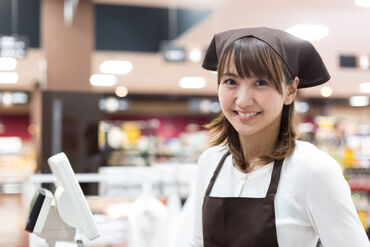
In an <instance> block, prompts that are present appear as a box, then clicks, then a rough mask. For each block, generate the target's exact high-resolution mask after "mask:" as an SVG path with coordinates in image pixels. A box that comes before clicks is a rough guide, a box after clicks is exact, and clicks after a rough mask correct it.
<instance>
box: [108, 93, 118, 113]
mask: <svg viewBox="0 0 370 247" xmlns="http://www.w3.org/2000/svg"><path fill="white" fill-rule="evenodd" d="M118 108H119V102H118V100H117V99H116V98H114V97H108V98H107V99H106V100H105V109H106V110H107V111H109V112H115V111H117V110H118Z"/></svg>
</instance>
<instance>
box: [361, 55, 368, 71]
mask: <svg viewBox="0 0 370 247" xmlns="http://www.w3.org/2000/svg"><path fill="white" fill-rule="evenodd" d="M369 65H370V62H369V56H367V55H362V56H360V68H361V69H363V70H368V69H369Z"/></svg>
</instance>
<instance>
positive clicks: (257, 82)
mask: <svg viewBox="0 0 370 247" xmlns="http://www.w3.org/2000/svg"><path fill="white" fill-rule="evenodd" d="M256 85H257V86H266V85H268V82H267V81H265V80H258V81H256Z"/></svg>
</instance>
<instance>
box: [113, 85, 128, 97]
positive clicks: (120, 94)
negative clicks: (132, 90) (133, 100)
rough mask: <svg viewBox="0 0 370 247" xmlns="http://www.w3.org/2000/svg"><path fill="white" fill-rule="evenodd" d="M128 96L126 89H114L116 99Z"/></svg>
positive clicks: (121, 87) (120, 87) (122, 87)
mask: <svg viewBox="0 0 370 247" xmlns="http://www.w3.org/2000/svg"><path fill="white" fill-rule="evenodd" d="M127 94H128V90H127V87H124V86H119V87H117V88H116V95H117V96H118V97H121V98H122V97H126V96H127Z"/></svg>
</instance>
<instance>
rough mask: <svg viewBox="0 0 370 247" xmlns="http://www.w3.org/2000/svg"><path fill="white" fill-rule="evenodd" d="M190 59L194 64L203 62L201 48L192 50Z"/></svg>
mask: <svg viewBox="0 0 370 247" xmlns="http://www.w3.org/2000/svg"><path fill="white" fill-rule="evenodd" d="M189 59H190V60H191V61H192V62H194V63H199V62H200V60H202V51H201V50H200V49H199V48H193V49H191V51H190V53H189Z"/></svg>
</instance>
